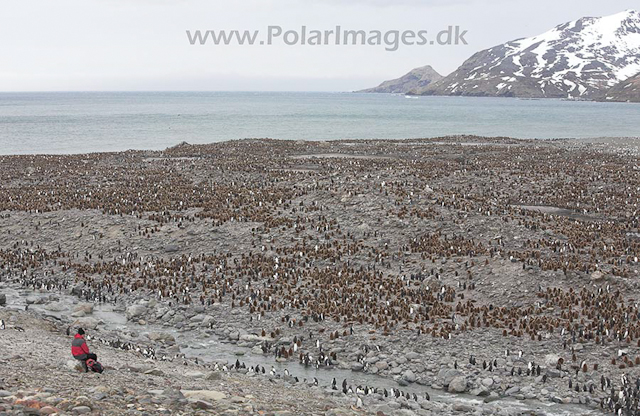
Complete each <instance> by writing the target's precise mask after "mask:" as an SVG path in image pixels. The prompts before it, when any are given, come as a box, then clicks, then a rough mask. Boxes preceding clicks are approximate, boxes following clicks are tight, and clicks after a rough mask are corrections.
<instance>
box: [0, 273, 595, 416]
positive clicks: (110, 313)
mask: <svg viewBox="0 0 640 416" xmlns="http://www.w3.org/2000/svg"><path fill="white" fill-rule="evenodd" d="M4 285H5V287H3V288H2V292H3V293H5V294H6V295H7V308H10V309H22V310H23V309H24V308H25V305H26V304H27V302H26V299H27V297H38V298H46V299H48V298H49V296H50V295H51V293H50V292H39V291H32V290H24V289H22V288H19V287H16V286H8V287H7V283H5V284H4ZM56 297H57V298H58V301H59V302H60V304H61V305H63V306H64V307H65V309H63V310H61V311H49V310H46V309H45V306H46V305H45V304H37V303H34V304H30V305H29V310H30V311H35V312H38V313H41V314H42V315H43V316H47V317H52V318H55V319H59V320H65V317H68V316H70V314H71V312H72V311H73V309H74V307H75V305H76V304H78V303H79V300H78V298H76V297H74V296H72V295H67V294H58V295H56ZM92 317H93V318H96V319H98V320H99V321H101V325H100V328H101V329H103V330H107V331H114V332H117V333H121V334H124V333H131V332H135V333H137V334H138V336H139V338H140V339H141V340H142V339H144V338H143V334H145V333H149V332H164V333H169V334H171V335H172V336H173V337H174V338H175V340H176V344H177V345H180V346H182V345H188V347H184V348H183V347H181V348H180V351H181V352H182V353H184V354H185V355H186V356H187V358H196V357H197V358H198V359H200V360H203V361H205V362H212V361H225V362H228V363H235V361H236V359H238V360H240V361H241V362H244V363H245V364H246V365H247V366H248V367H249V366H256V365H260V366H264V367H265V368H266V369H267V370H268V369H270V368H271V366H273V367H275V369H276V371H277V372H278V374H282V373H283V372H284V370H285V369H288V370H289V372H290V373H291V375H293V376H297V377H298V378H299V379H300V380H303V379H307V380H313V378H314V377H315V378H317V379H318V382H319V385H320V386H324V387H329V386H330V385H331V381H332V379H333V378H334V377H335V379H336V380H337V381H338V384H340V383H341V381H342V380H343V379H346V380H347V383H348V384H349V385H352V386H354V387H355V386H358V385H362V386H369V387H377V388H386V389H387V390H389V389H390V388H391V387H397V384H396V383H395V382H394V381H393V380H391V379H387V378H384V377H379V376H376V375H372V374H368V373H363V372H353V371H351V370H344V369H339V368H331V369H324V368H322V369H315V368H313V367H305V366H302V365H300V364H299V363H298V362H297V361H290V362H276V361H275V360H273V357H272V356H271V355H262V354H259V355H258V354H254V353H252V352H251V349H250V348H247V347H240V346H238V345H235V344H232V343H229V342H226V341H223V340H221V339H220V338H219V337H217V336H215V335H210V336H209V335H206V336H203V335H202V334H195V333H192V332H189V331H179V330H175V329H173V328H169V327H165V326H161V325H139V324H137V323H132V322H128V321H127V319H126V317H125V315H124V312H122V311H121V310H119V309H117V308H116V307H114V306H113V305H104V304H95V305H94V311H93V314H92ZM132 341H133V342H136V340H135V339H134V340H132ZM401 390H403V391H405V392H409V393H416V394H417V395H418V396H422V397H423V396H424V393H425V392H428V393H429V396H430V397H431V400H433V401H437V402H442V403H449V404H453V403H462V404H467V405H470V406H472V407H475V406H478V405H481V404H482V403H483V400H482V399H481V398H478V397H475V396H471V395H466V394H451V393H447V392H444V391H441V390H436V389H432V388H430V387H427V386H423V385H419V384H410V385H408V386H404V387H401ZM499 403H500V406H501V407H502V408H503V409H513V410H514V411H521V412H524V411H532V412H543V413H544V414H546V415H549V416H552V415H553V416H578V415H597V414H601V412H599V411H598V410H595V409H590V408H588V407H586V406H582V405H574V404H557V403H553V402H541V401H538V400H517V399H514V398H510V397H503V398H500V399H499Z"/></svg>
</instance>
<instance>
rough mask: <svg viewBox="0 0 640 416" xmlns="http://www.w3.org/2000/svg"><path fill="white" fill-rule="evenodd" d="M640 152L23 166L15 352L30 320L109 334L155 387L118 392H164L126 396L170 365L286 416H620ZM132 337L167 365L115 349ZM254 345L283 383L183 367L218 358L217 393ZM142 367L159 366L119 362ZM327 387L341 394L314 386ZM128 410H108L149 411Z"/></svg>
mask: <svg viewBox="0 0 640 416" xmlns="http://www.w3.org/2000/svg"><path fill="white" fill-rule="evenodd" d="M637 155H638V143H637V142H634V141H628V140H627V141H624V142H620V141H617V142H615V143H608V142H607V141H606V140H602V141H589V142H581V141H570V140H567V141H550V142H546V141H545V142H540V141H519V140H513V139H505V138H497V139H486V138H476V137H455V138H441V139H435V140H411V141H358V142H350V141H339V142H285V141H270V140H250V141H240V142H227V143H220V144H215V145H209V146H189V145H181V146H177V147H175V148H171V149H167V150H166V151H164V152H125V153H116V154H95V155H74V156H20V157H1V158H0V168H1V169H0V179H2V182H1V183H2V185H1V186H0V227H1V228H2V230H3V233H2V234H0V266H1V267H0V285H2V286H0V287H1V288H2V289H0V292H4V293H5V294H7V296H8V299H7V308H8V310H9V311H10V312H7V310H5V311H3V310H2V309H0V312H2V313H5V314H6V313H10V314H12V316H14V317H15V318H10V317H9V318H5V320H9V319H17V321H15V322H14V321H11V325H18V326H23V327H24V328H25V329H26V332H17V331H15V330H12V331H4V332H1V333H0V335H2V339H3V340H5V339H6V340H8V342H9V344H4V345H14V343H15V345H25V346H27V347H29V348H30V347H31V346H30V345H29V344H28V343H27V341H26V340H27V339H30V338H26V337H25V335H27V334H29V335H31V334H30V333H29V331H30V330H31V331H32V334H33V333H36V332H42V331H35V330H33V329H29V328H33V327H36V326H38V324H36V323H34V322H35V321H33V322H32V321H29V320H30V319H47V320H48V322H51V324H48V325H52V326H51V330H52V331H53V332H51V333H50V334H48V337H49V338H48V339H47V340H46V341H45V342H47V343H49V342H50V343H51V345H53V346H54V347H55V348H53V349H54V350H55V351H59V348H62V350H66V349H68V346H67V344H68V342H69V339H68V338H66V336H64V335H63V334H64V332H65V330H66V328H67V327H71V328H75V327H78V326H83V327H85V328H88V329H89V330H90V331H93V333H94V335H95V336H96V337H99V338H101V339H102V340H103V341H105V342H106V344H105V343H98V344H97V345H98V348H100V349H101V348H104V349H105V352H104V353H103V352H102V351H99V354H101V355H100V357H101V361H103V362H104V363H105V364H107V365H109V366H111V367H112V369H111V371H108V373H109V374H117V376H115V375H114V377H125V376H126V377H138V378H139V379H136V380H132V379H127V378H122V379H119V378H118V379H117V381H114V383H116V384H117V383H120V384H118V385H120V386H121V387H122V388H124V387H125V386H130V387H131V386H135V387H131V388H138V386H146V387H145V388H147V390H145V391H143V390H144V389H142V388H140V389H139V390H136V391H135V393H132V394H128V393H123V394H124V397H125V398H126V397H129V396H132V397H134V398H135V397H144V395H145V394H148V392H149V391H155V390H159V389H161V388H165V387H166V386H158V385H147V384H145V383H151V382H154V383H156V382H157V383H160V381H159V380H157V379H156V378H155V377H160V376H153V375H152V374H151V376H150V377H147V376H149V374H144V371H148V370H152V371H153V369H154V368H156V367H158V368H159V370H160V371H162V372H163V374H165V375H167V374H171V380H174V381H175V383H176V384H175V385H179V386H182V384H183V383H184V385H185V386H187V388H188V389H191V388H195V386H196V385H197V384H198V383H205V387H206V389H213V390H216V391H221V392H223V393H225V394H227V396H228V397H229V398H230V397H233V396H234V395H238V396H240V395H241V394H240V393H235V392H234V391H233V389H231V390H230V389H226V387H228V386H232V385H235V384H232V383H231V382H230V381H228V380H227V379H229V380H234V382H237V383H239V385H242V384H243V383H248V384H247V386H254V384H255V387H245V389H250V388H251V389H253V388H255V389H256V391H258V392H260V391H263V392H264V394H265V396H260V395H259V394H256V395H255V397H256V398H255V399H253V403H254V404H255V406H260V405H262V406H265V412H268V411H275V410H289V411H291V412H293V413H296V414H307V413H310V414H313V413H323V412H326V411H327V410H328V409H327V408H326V406H327V405H326V404H325V403H323V402H327V403H331V404H330V405H328V406H329V410H331V409H347V410H348V409H350V407H351V406H354V409H356V410H353V411H357V412H374V413H375V412H382V413H384V414H406V415H411V414H513V415H517V414H531V413H532V412H533V413H537V414H589V413H590V412H602V411H606V410H608V409H615V406H616V405H617V404H618V402H617V401H616V402H609V401H607V399H608V398H609V397H610V396H611V394H612V390H613V394H614V395H618V394H619V392H620V389H621V388H624V387H625V384H624V382H623V381H622V380H623V378H622V377H623V376H626V377H627V379H628V380H631V381H630V382H628V383H630V384H632V385H633V384H635V382H636V379H637V378H638V377H639V376H640V373H639V372H638V370H637V369H638V368H639V367H638V364H640V359H639V358H638V357H640V348H639V347H638V345H639V344H638V339H639V338H640V326H639V325H638V319H639V317H640V314H639V311H638V306H637V302H636V299H638V295H639V293H638V291H639V288H640V286H639V285H638V281H637V278H638V272H639V266H638V251H639V245H640V234H639V232H638V208H637V207H638V203H639V202H640V201H639V191H638V187H637V186H638V185H637V184H638V183H640V170H638V166H637ZM69 297H70V298H71V299H72V300H69ZM82 302H85V303H86V304H82ZM27 305H29V306H27ZM25 307H27V309H28V311H26V312H25V311H24V308H25ZM101 308H102V309H101ZM104 308H108V310H109V314H106V313H104V311H103V309H104ZM18 310H22V312H23V314H20V315H18V314H17V313H18V312H17V311H18ZM25 313H26V315H25ZM29 314H39V315H29ZM5 316H6V315H5ZM36 316H40V317H41V318H36ZM21 320H26V322H22V321H21ZM16 322H18V323H16ZM30 325H31V327H30ZM43 333H44V334H47V333H46V332H43ZM6 334H8V335H6ZM7 337H10V338H7ZM14 337H16V338H14ZM20 337H22V338H20ZM114 339H118V340H120V341H119V342H124V343H131V344H132V345H136V346H140V348H142V349H148V348H152V349H153V354H152V358H150V361H148V362H146V363H144V361H145V359H146V358H144V357H140V356H136V354H135V353H133V352H131V351H126V352H125V351H121V350H119V349H118V348H110V347H107V344H108V342H109V340H114ZM213 341H215V342H217V344H211V343H210V342H213ZM2 342H5V341H2ZM56 343H57V344H56ZM94 343H95V342H94ZM212 345H214V346H213V347H212ZM217 348H224V349H225V351H226V350H228V351H230V355H231V357H229V356H224V357H223V356H221V355H218V356H216V351H215V350H216V349H217ZM18 351H20V348H18ZM234 351H237V352H238V353H241V354H244V355H243V356H242V360H243V361H247V362H248V363H249V362H254V364H251V365H255V363H259V364H260V365H262V366H264V367H266V369H267V373H269V372H270V367H271V366H272V365H273V366H275V368H276V370H277V373H278V374H277V375H276V376H274V377H272V379H273V380H274V381H268V380H267V379H268V378H269V377H266V378H264V377H258V376H255V375H253V374H252V372H251V371H249V370H248V369H245V370H243V371H240V372H238V371H232V372H224V371H219V373H220V374H221V376H222V379H221V380H212V382H214V384H212V385H211V386H209V385H208V384H206V383H209V381H210V380H207V379H206V377H205V378H204V379H203V378H202V376H198V377H196V378H193V377H189V376H188V375H186V373H187V372H190V371H191V370H190V368H189V366H187V367H186V369H185V367H184V365H182V363H183V361H185V359H184V358H182V356H181V354H187V358H190V360H188V364H189V365H191V366H195V362H194V359H195V357H200V360H201V361H200V364H198V365H200V366H202V365H207V366H209V367H203V368H202V369H200V370H197V371H200V372H202V373H204V374H205V375H206V374H208V371H209V370H211V371H213V367H210V366H211V365H212V358H218V359H221V358H224V359H225V361H226V362H227V364H228V365H231V364H232V363H233V361H234V360H233V358H235V357H233V354H234ZM16 354H17V355H22V354H20V352H17V353H16ZM58 354H59V353H58ZM110 354H113V355H110ZM103 356H104V357H105V359H104V360H103V359H102V357H103ZM125 357H126V358H125ZM232 357H233V358H232ZM67 358H68V357H66V356H64V355H62V356H60V355H58V356H57V358H56V359H55V360H53V361H55V363H56V364H55V366H56V368H57V369H61V368H63V367H64V365H65V363H66V359H67ZM163 358H164V359H167V360H172V361H171V362H168V361H162V359H163ZM127 359H128V360H131V361H132V362H131V365H133V366H134V367H136V366H138V367H144V371H142V373H140V372H135V371H133V372H131V371H129V370H127V368H128V367H127V368H125V366H124V365H122V366H120V365H118V366H114V365H113V363H116V362H117V363H124V362H126V360H127ZM203 360H204V362H205V364H203ZM301 360H302V363H300V361H301ZM305 360H308V365H307V366H305V365H304V361H305ZM6 361H7V363H8V364H9V365H10V366H14V367H10V368H11V370H9V371H8V372H7V373H6V374H5V373H2V374H3V377H5V375H6V377H5V381H4V383H5V384H6V386H5V389H7V390H10V392H11V394H12V395H13V393H14V392H15V391H16V389H23V390H29V389H31V390H35V389H36V388H37V387H43V388H54V387H52V386H55V385H56V383H57V381H56V379H55V378H49V379H46V380H47V383H48V384H47V386H43V385H37V386H36V385H33V383H37V382H36V381H35V380H38V376H36V375H35V374H37V373H35V372H33V370H32V368H31V366H22V367H21V368H23V370H22V371H26V373H17V374H24V376H23V377H25V380H27V381H23V383H25V384H23V387H17V385H11V386H9V385H8V384H9V382H8V380H10V374H11V372H12V371H16V372H17V371H18V370H17V368H18V367H19V359H15V360H6ZM53 361H52V362H53ZM134 362H135V363H134ZM136 363H137V364H136ZM51 365H53V364H51ZM127 365H129V364H127ZM145 366H148V368H147V367H145ZM247 367H249V364H248V365H247ZM314 367H318V370H317V371H316V370H315V369H314ZM285 368H287V369H288V370H289V371H291V375H292V376H291V377H293V376H295V375H296V374H297V373H299V374H300V376H299V379H298V382H295V380H294V379H292V378H288V379H287V380H288V381H285V379H284V377H285V375H284V369H285ZM205 370H206V371H205ZM0 371H5V370H4V369H0ZM309 371H316V372H315V373H314V374H315V375H314V376H316V377H317V378H318V379H319V383H318V384H319V387H317V388H316V387H313V386H311V387H309V386H308V384H313V382H311V379H312V378H313V377H312V376H308V378H309V380H307V382H306V383H305V382H304V376H303V375H302V374H308V372H309ZM214 372H215V371H214ZM244 373H247V374H244ZM55 374H56V372H55V371H51V377H56V375H55ZM105 374H107V373H105ZM76 376H77V375H76V374H74V373H73V372H72V371H68V372H67V373H65V375H64V377H66V379H67V380H71V379H74V378H75V377H76ZM85 376H86V375H83V377H85ZM278 376H280V377H278ZM61 377H62V376H61ZM87 377H89V378H88V380H104V379H106V378H107V377H106V376H105V375H103V376H95V375H89V376H87ZM91 377H95V378H91ZM332 378H337V379H338V380H337V389H336V390H332V389H331V388H330V383H331V379H332ZM43 380H45V379H43ZM225 380H227V384H225V385H224V386H222V385H219V384H220V383H222V382H223V381H225ZM343 380H345V382H346V384H347V386H348V389H347V392H346V394H345V393H343V391H342V386H341V384H342V381H343ZM131 381H134V383H131ZM187 381H191V382H192V383H193V384H188V383H187ZM274 382H275V384H274ZM171 383H173V381H171ZM215 383H218V384H215ZM252 383H253V384H252ZM116 384H114V386H115V385H116ZM171 385H174V384H171ZM175 385H174V386H175ZM358 385H360V386H361V387H362V388H363V389H364V388H365V387H367V392H368V393H369V394H365V393H364V392H362V391H360V390H359V389H358ZM374 385H375V386H376V388H379V390H375V391H374V390H373V389H372V391H369V389H368V387H369V386H372V387H373V386H374ZM274 386H287V389H288V390H286V392H287V395H285V394H284V393H283V392H284V391H285V390H282V389H280V390H278V389H274V388H273V387H274ZM627 387H628V386H627ZM203 388H204V387H203ZM282 388H284V387H282ZM392 388H393V389H399V391H401V393H400V394H401V395H400V397H397V398H396V397H391V396H392V395H395V390H391V389H392ZM261 389H262V390H261ZM383 389H386V390H387V393H388V396H387V397H385V395H384V390H383ZM351 390H353V392H352V391H351ZM269 392H273V395H272V396H270V395H268V394H267V393H269ZM427 392H429V393H430V394H431V396H432V397H431V400H425V393H427ZM54 393H55V394H54ZM289 393H291V394H293V395H294V396H293V397H294V399H293V400H288V399H287V400H286V401H284V402H282V401H278V400H279V399H278V397H280V398H281V399H282V400H284V398H285V397H288V394H289ZM65 394H66V393H65ZM84 394H85V395H87V396H88V397H91V396H90V395H91V394H95V393H94V392H85V393H84ZM171 394H173V393H171ZM295 394H300V397H299V398H302V399H303V400H299V398H295V397H296V396H295ZM413 394H416V397H414V396H413ZM405 395H406V397H405ZM456 395H457V396H456ZM52 396H53V397H60V398H70V396H69V397H67V396H64V394H63V392H61V393H58V392H57V391H56V392H52ZM63 396H64V397H63ZM176 396H177V397H179V395H176ZM107 397H109V395H107ZM118 397H120V396H118ZM244 397H246V395H244ZM313 397H315V398H316V399H317V401H314V400H312V399H311V398H313ZM154 398H155V399H156V400H160V399H158V398H157V397H155V396H154V395H153V394H152V395H151V399H150V400H151V401H150V402H149V403H151V404H149V403H146V402H145V403H146V404H149V406H151V405H155V404H154V403H153V402H152V400H154ZM305 398H309V400H306V399H305ZM11 400H13V398H11V399H9V400H8V401H11ZM105 400H108V399H105ZM301 402H302V403H301ZM110 403H111V402H109V401H107V402H104V407H101V408H100V409H99V410H97V411H98V412H108V411H113V412H118V411H122V412H124V411H126V410H124V409H125V408H126V406H127V405H134V406H132V407H131V409H132V411H134V408H136V409H137V407H138V405H139V403H136V402H135V401H128V400H127V399H123V400H120V399H119V398H118V399H117V400H115V401H114V402H113V403H112V404H110ZM321 403H322V404H321ZM72 404H75V403H72ZM173 404H174V405H176V406H178V405H179V404H180V403H179V400H178V401H177V402H175V403H173ZM211 404H212V405H213V406H225V405H229V406H235V408H237V409H238V411H239V412H240V413H243V412H248V413H251V410H248V409H245V407H243V406H244V405H245V403H233V400H228V399H225V400H220V401H215V400H214V401H213V402H211ZM307 404H309V405H308V406H307V407H302V408H296V407H295V406H303V405H304V406H306V405H307ZM158 405H162V406H165V407H166V408H167V409H168V411H172V412H180V411H182V412H189V411H193V410H192V408H191V407H189V406H191V404H190V403H189V402H188V401H187V402H186V403H183V404H182V407H181V408H180V407H179V406H178V407H171V406H168V405H166V404H165V403H164V402H161V403H158ZM123 406H124V407H123ZM289 406H290V407H289ZM601 406H602V407H604V409H603V410H601ZM71 409H72V407H71ZM216 409H217V410H216ZM64 410H69V408H67V409H64ZM204 410H206V409H203V411H204ZM221 410H224V409H221V408H214V412H215V411H218V412H219V411H221ZM259 410H260V409H259V408H256V410H255V411H259ZM147 411H148V412H151V413H153V412H155V411H157V410H154V409H152V408H150V407H149V408H148V409H147ZM332 411H333V410H332ZM336 411H337V410H336Z"/></svg>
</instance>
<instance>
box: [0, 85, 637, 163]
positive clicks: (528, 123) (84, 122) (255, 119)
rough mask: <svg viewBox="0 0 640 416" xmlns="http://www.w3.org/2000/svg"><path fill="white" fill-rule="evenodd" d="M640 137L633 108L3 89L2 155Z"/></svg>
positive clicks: (309, 95) (400, 97) (395, 98)
mask: <svg viewBox="0 0 640 416" xmlns="http://www.w3.org/2000/svg"><path fill="white" fill-rule="evenodd" d="M458 134H474V135H481V136H509V137H515V138H538V139H550V138H597V137H639V136H640V105H638V104H627V103H599V102H586V101H563V100H549V99H541V100H520V99H511V98H474V97H414V98H408V97H405V96H403V95H390V94H356V93H320V92H291V93H287V92H86V93H75V92H74V93H72V92H69V93H0V154H5V155H6V154H34V153H55V154H60V153H86V152H103V151H121V150H127V149H154V150H157V149H164V148H166V147H169V146H173V145H175V144H177V143H180V142H182V141H186V142H189V143H211V142H218V141H224V140H233V139H243V138H255V137H270V138H274V139H293V140H333V139H409V138H424V137H438V136H446V135H458Z"/></svg>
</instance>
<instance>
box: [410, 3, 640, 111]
mask: <svg viewBox="0 0 640 416" xmlns="http://www.w3.org/2000/svg"><path fill="white" fill-rule="evenodd" d="M638 72H640V13H638V12H637V11H634V10H628V11H625V12H622V13H618V14H614V15H611V16H606V17H584V18H582V19H579V20H575V21H573V22H569V23H565V24H562V25H559V26H557V27H555V28H554V29H552V30H550V31H548V32H545V33H543V34H541V35H539V36H534V37H532V38H524V39H518V40H514V41H511V42H507V43H505V44H502V45H498V46H494V47H493V48H490V49H486V50H483V51H480V52H478V53H476V54H475V55H473V56H472V57H471V58H469V59H468V60H467V61H465V62H464V63H463V64H462V66H460V68H458V69H457V70H456V71H454V72H453V73H451V74H450V75H448V76H447V77H445V78H443V79H441V80H440V81H438V82H436V83H433V84H431V85H428V86H427V87H423V88H417V89H416V90H414V91H413V93H417V94H425V95H469V96H506V97H538V98H542V97H553V98H567V97H569V98H584V99H592V98H595V97H596V96H598V95H602V93H603V92H604V91H606V90H608V89H609V88H611V87H613V86H614V85H616V84H617V83H619V82H621V81H624V80H625V79H627V78H629V77H631V76H633V75H635V74H637V73H638Z"/></svg>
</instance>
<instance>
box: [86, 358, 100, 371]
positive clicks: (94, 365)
mask: <svg viewBox="0 0 640 416" xmlns="http://www.w3.org/2000/svg"><path fill="white" fill-rule="evenodd" d="M87 368H89V369H90V370H91V371H93V372H94V373H102V372H103V371H104V368H103V367H102V364H100V363H99V362H97V361H96V360H92V359H91V358H89V359H88V360H87Z"/></svg>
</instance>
